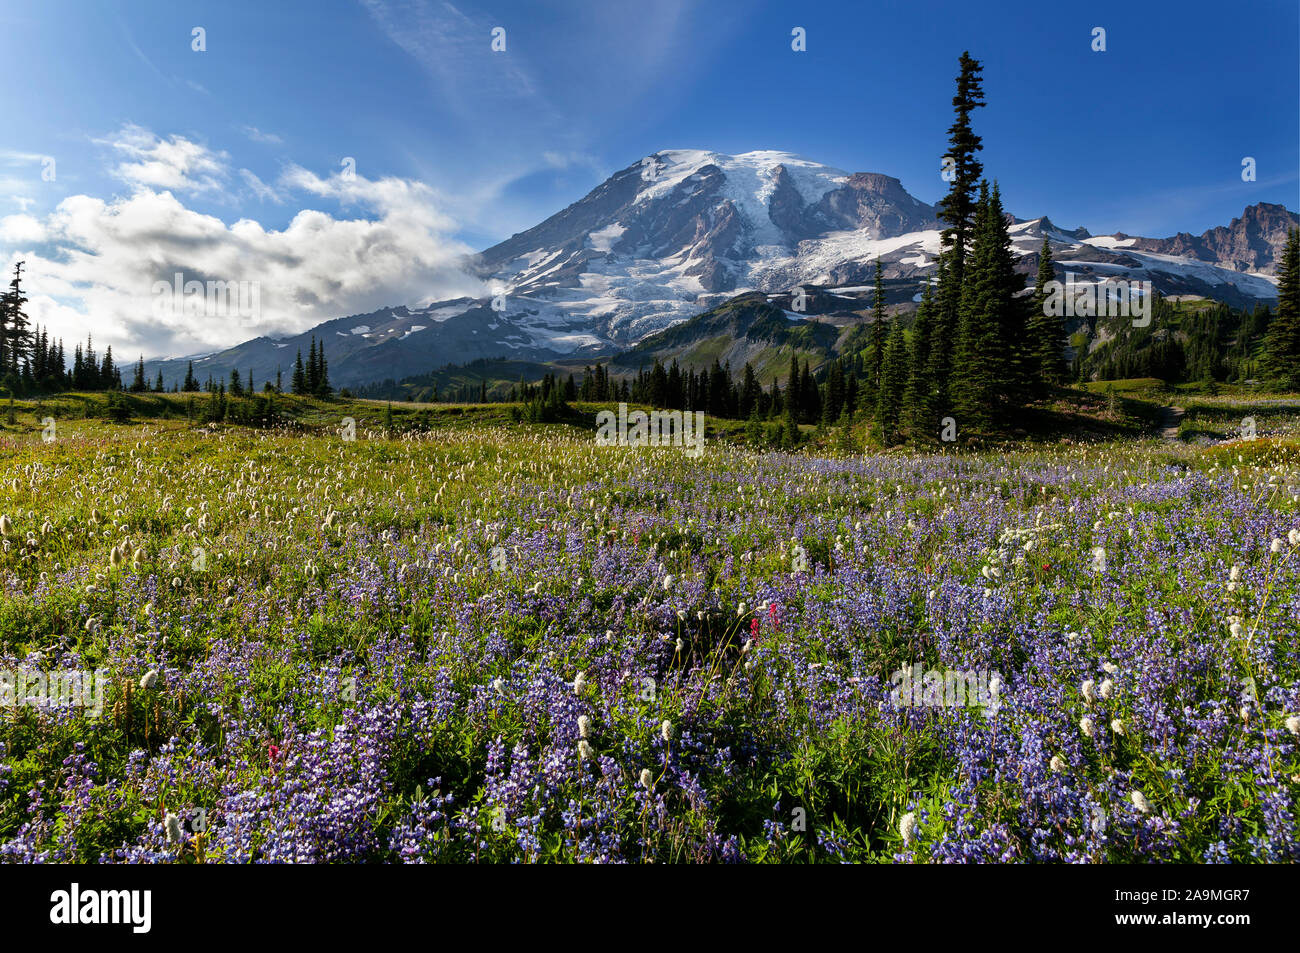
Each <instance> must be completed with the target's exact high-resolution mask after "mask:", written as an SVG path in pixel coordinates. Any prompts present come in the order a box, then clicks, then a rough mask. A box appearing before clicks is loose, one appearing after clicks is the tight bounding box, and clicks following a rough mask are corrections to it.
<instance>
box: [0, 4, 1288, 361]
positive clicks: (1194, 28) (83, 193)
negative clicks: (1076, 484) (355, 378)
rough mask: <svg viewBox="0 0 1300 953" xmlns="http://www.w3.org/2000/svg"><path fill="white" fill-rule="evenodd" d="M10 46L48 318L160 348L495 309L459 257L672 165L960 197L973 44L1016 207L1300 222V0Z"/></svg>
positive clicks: (387, 19)
mask: <svg viewBox="0 0 1300 953" xmlns="http://www.w3.org/2000/svg"><path fill="white" fill-rule="evenodd" d="M498 26H500V27H503V28H504V29H505V31H506V34H505V38H506V50H505V52H493V51H492V50H491V40H492V37H491V31H492V29H493V28H494V27H498ZM1098 26H1100V27H1103V28H1104V29H1105V30H1106V45H1107V49H1106V51H1105V52H1104V53H1103V52H1094V51H1093V50H1092V49H1091V43H1092V30H1093V28H1094V27H1098ZM196 27H201V28H202V29H203V30H204V31H205V36H204V40H205V45H206V49H205V50H204V51H202V52H199V51H195V50H194V49H192V45H193V42H194V40H193V33H192V31H193V30H194V28H196ZM794 27H803V28H804V29H805V30H806V32H807V46H808V49H807V51H806V52H802V53H796V52H794V51H792V50H791V48H790V40H791V30H792V28H794ZM0 44H2V46H0V97H2V98H3V107H4V111H3V114H4V115H5V117H6V120H7V121H6V123H5V125H4V129H3V131H0V250H3V251H4V252H5V254H6V255H7V256H8V257H9V258H10V260H12V259H13V258H15V257H17V256H20V255H21V256H22V257H25V258H26V259H27V260H28V262H29V266H30V267H31V269H32V280H33V283H34V285H33V289H32V295H33V309H34V310H35V313H36V316H37V318H38V320H43V321H45V322H47V323H50V324H51V325H52V326H53V327H55V329H56V331H58V332H59V333H63V334H64V335H65V336H68V337H72V336H81V335H82V334H84V333H85V331H86V330H93V331H94V332H95V333H96V335H97V337H98V338H100V339H106V340H108V341H109V342H112V343H116V344H118V346H119V347H120V348H126V347H129V348H131V349H142V350H144V351H145V352H146V354H164V353H183V352H189V351H194V350H202V349H205V348H212V347H217V346H223V345H227V344H230V343H234V342H235V341H237V340H241V339H243V338H246V337H248V336H250V335H251V333H274V332H277V331H290V330H294V331H296V330H301V329H303V328H306V327H308V326H310V325H311V324H313V323H315V322H317V321H320V320H324V319H326V318H329V317H333V316H337V315H339V314H347V313H356V312H359V311H364V310H369V309H372V308H375V307H380V306H382V305H385V304H398V303H411V304H416V303H420V302H421V301H422V300H427V299H430V298H436V297H441V296H445V295H448V294H452V293H473V292H474V291H475V290H477V289H476V288H475V287H474V283H473V282H472V280H471V279H469V278H468V277H467V276H464V275H462V274H460V273H459V271H458V270H457V268H456V265H455V261H456V257H457V256H458V255H459V254H462V253H464V252H465V251H469V250H477V249H481V248H483V247H486V246H488V245H490V244H492V243H494V242H496V241H499V240H501V239H502V238H506V237H508V236H509V235H511V234H512V233H514V232H516V231H520V230H522V229H524V228H527V227H529V226H531V225H534V224H536V223H537V222H539V221H541V220H542V219H543V218H545V217H546V216H547V215H550V214H552V213H553V212H555V211H557V210H559V209H560V208H562V207H563V206H565V205H567V204H568V203H570V202H572V201H575V200H576V199H578V198H580V197H581V196H582V195H584V194H586V193H587V192H588V191H589V190H590V189H591V188H593V187H594V186H596V185H597V184H599V183H600V182H601V181H602V180H603V179H604V178H605V177H607V176H608V175H609V174H611V173H612V172H614V171H616V170H618V169H621V168H624V167H626V166H629V165H632V164H635V163H636V162H638V161H639V159H640V158H641V157H642V156H645V155H647V154H649V153H651V152H654V151H658V150H661V149H669V148H702V149H712V150H717V151H720V152H745V151H750V150H755V149H778V150H786V151H790V152H794V153H798V154H800V155H803V156H805V157H807V158H810V159H813V160H816V161H820V162H825V163H827V164H829V165H833V166H838V167H840V168H843V169H846V170H849V171H873V172H883V173H886V174H889V175H894V176H897V177H899V178H900V179H901V180H902V182H903V185H904V187H905V188H907V189H908V190H909V191H910V192H912V193H913V194H914V195H916V196H917V197H918V198H921V199H923V200H925V201H930V202H933V201H935V200H936V199H938V198H939V197H940V196H941V195H942V193H943V191H944V187H945V184H944V183H943V182H942V180H941V179H940V177H939V164H938V163H939V157H940V156H941V155H942V153H943V148H944V141H945V129H946V128H947V126H948V124H949V122H950V121H951V106H950V100H951V97H952V93H953V77H954V76H955V74H956V63H957V58H958V56H959V55H960V53H961V51H962V50H964V49H969V50H970V51H971V54H972V55H973V56H975V57H976V58H978V59H980V60H981V61H982V62H983V63H984V66H985V72H984V80H985V90H986V95H987V99H988V102H989V105H988V107H987V108H985V109H983V110H980V111H978V112H977V113H976V118H975V122H976V130H977V132H979V133H980V134H981V135H982V136H983V137H984V141H985V151H984V153H983V160H984V162H985V166H986V169H987V172H988V173H989V174H990V176H995V177H996V178H998V179H999V181H1000V182H1001V185H1002V189H1003V195H1004V201H1005V203H1006V205H1007V207H1008V208H1009V209H1010V210H1011V211H1013V212H1015V213H1016V214H1017V215H1020V216H1022V217H1034V216H1037V215H1041V214H1048V215H1050V216H1051V217H1052V218H1053V220H1055V221H1057V222H1058V223H1059V224H1061V225H1064V226H1067V227H1074V226H1078V225H1085V226H1087V227H1088V228H1089V229H1090V230H1091V231H1092V232H1093V233H1095V234H1102V233H1109V232H1114V231H1117V230H1123V231H1127V232H1129V233H1133V234H1144V235H1155V236H1163V235H1170V234H1173V233H1174V232H1177V231H1189V232H1193V233H1199V232H1201V231H1203V230H1204V229H1206V228H1209V227H1212V226H1214V225H1220V224H1225V225H1226V224H1227V223H1228V222H1229V221H1230V220H1231V219H1232V218H1233V217H1234V216H1236V215H1239V214H1240V213H1241V211H1242V209H1243V208H1244V207H1245V206H1247V205H1249V204H1252V203H1254V202H1259V201H1265V202H1277V203H1282V204H1285V205H1286V206H1287V207H1288V208H1291V209H1296V208H1297V207H1298V206H1300V175H1298V171H1297V170H1300V119H1298V114H1300V54H1298V50H1300V5H1297V4H1296V3H1295V2H1294V0H1258V2H1252V3H1241V4H1233V5H1224V4H1222V3H1209V2H1202V0H1193V2H1179V3H1171V2H1144V3H1136V4H1135V3H1132V2H1129V3H1111V2H1090V3H1088V4H1060V3H1036V4H1010V3H979V4H975V3H966V4H951V3H927V2H918V0H913V2H898V3H895V2H882V0H873V2H871V3H862V2H834V3H815V2H800V3H778V2H753V3H746V2H743V0H728V2H726V3H720V2H714V3H691V2H685V0H665V2H657V0H642V2H638V3H635V4H625V3H616V2H609V0H605V2H600V3H588V2H576V0H574V2H563V3H562V2H537V0H532V2H521V3H507V2H501V3H491V4H475V5H470V4H468V3H456V4H449V3H441V2H433V0H361V2H344V0H323V2H317V3H298V2H267V0H260V2H255V3H254V2H245V0H222V2H220V3H187V4H184V5H177V4H174V3H173V2H154V0H135V2H125V0H123V2H104V3H86V2H84V0H83V2H68V0H43V2H42V3H39V4H29V5H24V6H21V7H14V6H12V5H11V6H9V7H8V8H7V9H6V10H5V11H4V12H3V13H0ZM1245 156H1252V157H1254V158H1255V160H1256V162H1257V180H1256V181H1255V182H1243V181H1242V180H1241V162H1242V159H1243V157H1245ZM348 158H351V159H352V160H354V167H351V168H354V170H355V175H352V176H347V175H344V174H343V173H344V165H343V164H342V163H344V160H345V159H348ZM50 159H53V166H50V164H49V160H50ZM43 171H44V172H45V173H46V175H45V176H44V177H43V176H42V172H43ZM50 171H52V172H53V177H52V180H50V175H49V172H50ZM173 266H175V267H182V266H184V267H186V268H188V269H189V270H199V271H203V272H206V273H208V274H210V275H211V274H217V275H222V276H228V277H232V278H236V277H241V276H242V275H243V274H244V273H246V272H247V273H248V274H250V275H251V276H252V277H253V278H254V279H255V280H259V281H261V282H262V283H263V287H264V289H267V290H266V291H264V299H265V300H267V301H270V302H271V303H272V304H271V306H270V307H268V309H267V314H266V318H265V321H264V322H263V323H262V324H260V325H258V326H256V327H251V328H250V327H233V326H224V325H222V326H213V325H211V324H209V325H208V326H204V327H191V326H183V325H172V324H168V323H167V322H166V321H162V320H160V319H157V318H155V317H152V316H148V315H144V314H142V313H141V311H142V309H141V308H140V303H141V301H142V300H144V299H147V294H148V287H149V283H150V279H151V276H153V275H154V273H156V272H158V271H159V270H160V269H162V270H163V271H164V272H165V270H166V269H168V268H171V267H173ZM37 285H39V287H37ZM141 288H143V289H144V290H143V291H141Z"/></svg>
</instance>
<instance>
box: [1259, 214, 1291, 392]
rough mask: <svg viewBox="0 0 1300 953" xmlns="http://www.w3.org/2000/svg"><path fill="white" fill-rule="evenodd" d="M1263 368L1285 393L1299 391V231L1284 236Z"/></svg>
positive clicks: (1266, 336)
mask: <svg viewBox="0 0 1300 953" xmlns="http://www.w3.org/2000/svg"><path fill="white" fill-rule="evenodd" d="M1264 368H1265V371H1266V372H1267V374H1268V376H1269V377H1270V378H1272V379H1274V380H1275V381H1277V382H1278V383H1279V384H1280V385H1281V386H1282V387H1283V388H1284V389H1285V390H1291V391H1295V390H1300V229H1291V230H1290V231H1289V232H1288V233H1287V239H1286V246H1285V247H1284V248H1283V250H1282V259H1281V261H1280V262H1279V263H1278V269H1277V314H1276V315H1275V316H1274V317H1273V320H1272V321H1271V322H1270V323H1269V325H1268V331H1267V332H1266V334H1265V338H1264Z"/></svg>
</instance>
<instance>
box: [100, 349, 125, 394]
mask: <svg viewBox="0 0 1300 953" xmlns="http://www.w3.org/2000/svg"><path fill="white" fill-rule="evenodd" d="M120 380H121V377H120V375H119V374H118V371H117V368H116V367H115V366H114V364H113V345H111V344H110V345H109V346H108V347H106V348H105V349H104V363H103V364H101V365H100V368H99V386H100V387H101V388H103V389H104V390H112V389H113V388H114V387H118V389H120Z"/></svg>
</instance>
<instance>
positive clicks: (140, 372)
mask: <svg viewBox="0 0 1300 953" xmlns="http://www.w3.org/2000/svg"><path fill="white" fill-rule="evenodd" d="M148 389H149V388H148V386H146V384H145V382H144V355H143V354H141V355H140V360H138V361H137V362H136V364H135V376H134V377H133V378H132V379H131V392H132V393H135V394H139V393H141V392H143V391H146V390H148Z"/></svg>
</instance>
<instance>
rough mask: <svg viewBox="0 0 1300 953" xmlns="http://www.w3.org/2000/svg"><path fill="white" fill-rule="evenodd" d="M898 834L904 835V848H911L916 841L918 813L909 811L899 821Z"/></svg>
mask: <svg viewBox="0 0 1300 953" xmlns="http://www.w3.org/2000/svg"><path fill="white" fill-rule="evenodd" d="M898 833H900V834H902V835H903V846H904V847H909V846H911V844H912V841H914V840H915V839H916V812H914V811H908V812H907V813H906V814H904V815H903V816H902V817H900V818H899V819H898Z"/></svg>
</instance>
